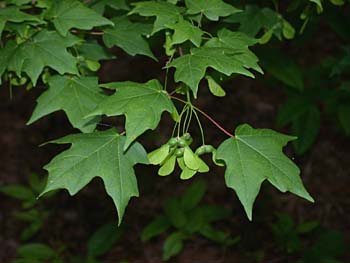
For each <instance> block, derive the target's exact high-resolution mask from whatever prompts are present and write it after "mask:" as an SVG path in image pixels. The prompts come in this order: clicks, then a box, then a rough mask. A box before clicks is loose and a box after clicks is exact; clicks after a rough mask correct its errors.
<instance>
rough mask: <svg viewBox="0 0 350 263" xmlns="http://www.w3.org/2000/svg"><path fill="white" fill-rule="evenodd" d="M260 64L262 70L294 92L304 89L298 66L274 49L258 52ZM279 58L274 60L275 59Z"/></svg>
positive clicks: (302, 77)
mask: <svg viewBox="0 0 350 263" xmlns="http://www.w3.org/2000/svg"><path fill="white" fill-rule="evenodd" d="M258 56H259V59H260V63H261V65H262V67H263V68H264V70H266V71H268V72H269V73H271V74H272V76H274V77H275V78H276V79H278V80H280V81H282V82H283V83H284V84H286V85H288V86H289V87H292V88H294V89H296V90H299V91H301V90H303V89H304V76H303V73H302V69H301V68H300V66H299V65H298V64H297V63H296V62H295V61H294V60H293V59H291V58H289V57H288V56H286V55H285V54H284V53H283V52H281V51H280V50H279V49H276V48H273V49H272V48H264V49H262V51H261V52H258ZM277 57H278V58H279V59H278V60H276V58H277Z"/></svg>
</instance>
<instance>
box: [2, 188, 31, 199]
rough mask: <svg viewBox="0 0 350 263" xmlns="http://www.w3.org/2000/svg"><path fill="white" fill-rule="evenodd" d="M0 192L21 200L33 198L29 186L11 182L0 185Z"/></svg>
mask: <svg viewBox="0 0 350 263" xmlns="http://www.w3.org/2000/svg"><path fill="white" fill-rule="evenodd" d="M0 193H3V194H5V195H7V196H10V197H12V198H16V199H19V200H22V201H26V200H35V195H34V193H33V191H32V190H31V189H30V188H29V187H26V186H23V185H16V184H13V185H5V186H0Z"/></svg>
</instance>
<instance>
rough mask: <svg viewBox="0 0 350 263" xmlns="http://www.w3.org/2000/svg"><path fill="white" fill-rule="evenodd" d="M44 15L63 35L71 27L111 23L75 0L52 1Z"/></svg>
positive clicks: (87, 26)
mask: <svg viewBox="0 0 350 263" xmlns="http://www.w3.org/2000/svg"><path fill="white" fill-rule="evenodd" d="M45 17H46V18H47V19H52V22H53V24H54V25H55V27H56V29H57V31H58V32H59V33H60V34H61V35H63V36H66V35H67V33H68V31H69V29H71V28H78V29H85V30H89V29H92V28H93V27H96V26H106V25H113V23H112V22H111V21H110V20H108V19H107V18H105V17H103V16H101V15H100V14H98V13H96V12H95V11H94V10H92V9H90V8H88V7H86V6H85V5H84V4H82V3H81V2H79V1H77V0H61V1H54V2H53V4H52V6H51V8H50V9H49V10H48V11H47V12H46V14H45Z"/></svg>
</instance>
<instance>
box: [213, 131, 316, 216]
mask: <svg viewBox="0 0 350 263" xmlns="http://www.w3.org/2000/svg"><path fill="white" fill-rule="evenodd" d="M294 139H295V137H291V136H287V135H284V134H281V133H278V132H275V131H273V130H269V129H254V128H252V127H251V126H249V125H248V124H243V125H240V126H238V127H237V128H236V131H235V136H234V137H231V138H229V139H227V140H226V141H224V142H223V143H222V144H221V145H220V146H219V148H218V150H217V158H218V159H222V160H224V161H225V163H226V172H225V181H226V185H227V186H228V187H230V188H232V189H234V190H235V191H236V193H237V195H238V198H239V200H240V201H241V203H242V205H243V206H244V209H245V211H246V213H247V216H248V218H249V219H250V220H251V219H252V209H253V203H254V200H255V198H256V196H257V194H258V193H259V190H260V186H261V184H262V182H263V181H265V180H268V181H269V182H270V183H271V184H272V185H273V186H275V187H276V188H277V189H279V190H280V191H281V192H286V191H290V192H292V193H294V194H296V195H298V196H300V197H303V198H305V199H307V200H309V201H311V202H313V201H314V200H313V198H312V197H311V196H310V194H309V193H308V192H307V191H306V189H305V188H304V186H303V183H302V181H301V179H300V176H299V174H300V170H299V168H298V167H297V166H296V165H295V164H294V163H293V162H292V161H291V160H290V159H289V158H287V156H285V155H284V154H283V152H282V148H283V147H284V146H285V145H286V144H287V143H288V142H289V141H291V140H294Z"/></svg>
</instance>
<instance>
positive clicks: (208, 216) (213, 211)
mask: <svg viewBox="0 0 350 263" xmlns="http://www.w3.org/2000/svg"><path fill="white" fill-rule="evenodd" d="M198 209H200V210H201V213H202V216H203V218H204V221H205V222H206V223H212V222H215V221H218V220H222V219H225V218H228V217H229V216H230V215H231V213H232V212H231V210H229V209H226V208H224V207H221V206H214V205H201V206H200V207H198Z"/></svg>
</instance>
